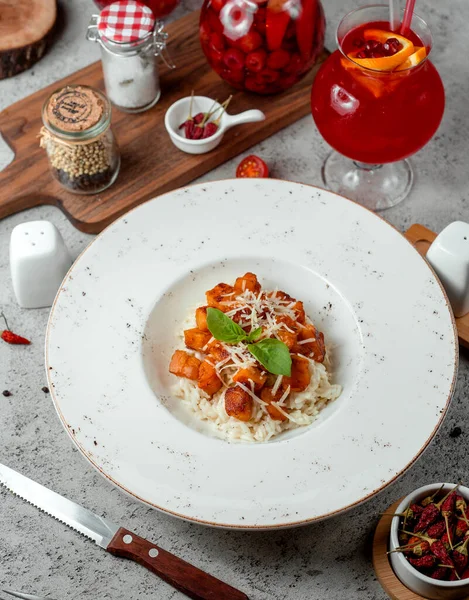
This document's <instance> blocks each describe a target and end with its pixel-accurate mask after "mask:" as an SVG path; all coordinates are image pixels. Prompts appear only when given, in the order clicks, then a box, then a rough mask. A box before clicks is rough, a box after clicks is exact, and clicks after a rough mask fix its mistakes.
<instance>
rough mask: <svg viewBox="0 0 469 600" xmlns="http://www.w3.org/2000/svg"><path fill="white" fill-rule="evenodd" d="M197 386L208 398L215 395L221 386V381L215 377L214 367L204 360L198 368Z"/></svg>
mask: <svg viewBox="0 0 469 600" xmlns="http://www.w3.org/2000/svg"><path fill="white" fill-rule="evenodd" d="M197 385H198V386H199V388H200V389H201V390H203V391H204V392H205V393H207V394H208V395H209V396H213V394H216V393H217V392H218V390H219V389H220V388H221V386H222V385H223V383H222V381H221V380H220V378H219V377H218V375H217V372H216V370H215V367H214V366H213V365H212V364H211V363H209V362H207V361H206V360H204V361H203V363H202V364H201V365H200V367H199V376H198V379H197Z"/></svg>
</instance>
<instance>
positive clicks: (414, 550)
mask: <svg viewBox="0 0 469 600" xmlns="http://www.w3.org/2000/svg"><path fill="white" fill-rule="evenodd" d="M393 552H402V553H403V554H413V555H414V556H424V555H425V554H428V553H429V552H430V544H429V543H428V542H427V541H426V540H421V539H420V538H418V537H411V538H410V540H409V542H408V543H407V544H404V545H403V546H399V547H397V548H395V550H391V551H390V552H389V553H388V554H391V553H393Z"/></svg>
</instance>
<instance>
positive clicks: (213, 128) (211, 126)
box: [202, 123, 218, 139]
mask: <svg viewBox="0 0 469 600" xmlns="http://www.w3.org/2000/svg"><path fill="white" fill-rule="evenodd" d="M217 131H218V125H217V124H216V123H207V125H205V127H204V132H203V135H202V139H206V138H209V137H212V135H214V134H215V133H216V132H217Z"/></svg>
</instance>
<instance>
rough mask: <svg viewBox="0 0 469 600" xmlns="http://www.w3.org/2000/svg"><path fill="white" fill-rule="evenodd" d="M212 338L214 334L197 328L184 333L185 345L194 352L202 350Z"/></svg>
mask: <svg viewBox="0 0 469 600" xmlns="http://www.w3.org/2000/svg"><path fill="white" fill-rule="evenodd" d="M211 338H212V334H211V333H210V331H201V330H200V329H197V327H194V329H186V330H185V331H184V343H185V344H186V346H187V347H188V348H192V350H202V349H203V348H204V347H205V346H206V345H207V344H208V342H209V341H210V340H211Z"/></svg>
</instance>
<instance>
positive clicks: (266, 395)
mask: <svg viewBox="0 0 469 600" xmlns="http://www.w3.org/2000/svg"><path fill="white" fill-rule="evenodd" d="M272 389H273V388H271V387H267V386H266V387H264V388H263V389H262V392H261V400H263V401H264V402H267V404H268V406H266V410H267V412H268V413H269V415H270V417H271V418H272V419H274V421H286V420H287V417H286V416H285V415H284V414H283V413H282V412H280V411H279V409H278V408H277V407H276V406H273V405H272V402H278V401H279V400H280V398H281V397H282V396H283V394H284V393H285V390H283V389H282V388H279V389H278V390H277V392H276V393H275V394H272ZM283 410H285V409H283Z"/></svg>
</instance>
